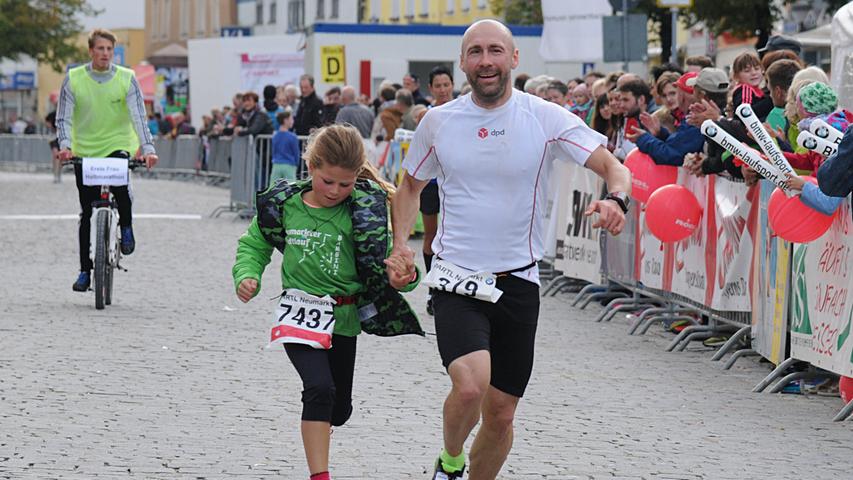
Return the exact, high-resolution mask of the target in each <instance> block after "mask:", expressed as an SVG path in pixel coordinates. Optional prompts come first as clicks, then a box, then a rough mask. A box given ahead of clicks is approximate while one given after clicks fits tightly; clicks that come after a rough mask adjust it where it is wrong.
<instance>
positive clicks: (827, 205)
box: [800, 183, 845, 215]
mask: <svg viewBox="0 0 853 480" xmlns="http://www.w3.org/2000/svg"><path fill="white" fill-rule="evenodd" d="M844 198H845V197H830V196H829V195H827V194H825V193H823V192H821V191H820V188H819V187H818V186H817V185H815V184H813V183H806V184H805V185H803V193H802V194H801V195H800V200H802V201H803V203H805V204H806V206H807V207H810V208H812V209H814V210H817V211H818V212H820V213H822V214H824V215H832V214H833V213H835V210H837V209H838V206H839V205H841V202H843V201H844Z"/></svg>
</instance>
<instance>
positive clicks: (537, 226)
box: [403, 90, 607, 284]
mask: <svg viewBox="0 0 853 480" xmlns="http://www.w3.org/2000/svg"><path fill="white" fill-rule="evenodd" d="M599 146H605V147H606V146H607V138H606V137H605V136H604V135H601V134H600V133H598V132H596V131H595V130H592V129H591V128H589V127H588V126H587V125H586V124H585V123H584V122H583V121H582V120H581V119H579V118H578V117H577V116H575V115H574V114H572V113H571V112H569V111H567V110H566V109H564V108H562V107H560V106H559V105H556V104H554V103H550V102H546V101H544V100H542V99H540V98H539V97H536V96H534V95H529V94H527V93H523V92H519V91H518V90H513V92H512V97H511V98H510V99H509V101H507V102H506V103H505V104H504V105H502V106H500V107H498V108H496V109H492V110H487V109H484V108H481V107H479V106H477V105H476V104H475V103H474V101H473V100H472V99H471V95H470V94H469V95H464V96H461V97H459V98H457V99H456V100H453V101H451V102H449V103H446V104H444V105H442V106H440V107H436V108H432V109H430V110H428V111H427V113H426V116H424V118H423V120H421V123H420V125H419V126H418V129H417V130H416V131H415V137H414V140H413V141H412V143H411V146H410V147H409V151H408V155H407V156H406V159H405V160H404V161H403V168H405V169H406V170H407V171H408V172H409V174H411V175H412V176H413V177H415V178H416V179H418V180H429V179H431V178H436V179H437V180H438V186H439V198H440V200H441V221H440V222H439V225H438V232H437V234H436V236H435V240H434V241H433V244H432V250H433V252H435V254H436V255H437V256H438V257H441V258H442V259H444V260H447V261H449V262H452V263H454V264H456V265H459V266H460V267H464V268H467V269H470V270H474V271H477V272H504V271H508V270H514V269H516V268H520V267H524V266H525V265H529V264H530V263H532V262H536V261H538V260H540V259H541V258H542V255H543V254H544V252H545V245H544V238H543V236H544V233H545V227H546V225H545V211H544V208H545V206H546V205H547V198H546V195H547V186H548V178H549V177H550V176H551V175H552V173H553V171H554V170H553V166H554V160H565V161H573V162H576V163H577V164H579V165H584V164H585V163H586V161H587V159H588V158H589V155H590V154H591V153H592V152H593V150H595V149H596V148H598V147H599ZM515 275H517V276H519V277H521V278H524V279H527V280H530V281H532V282H534V283H537V284H538V283H539V272H538V269H537V267H536V266H534V267H532V268H530V269H528V270H526V271H524V272H519V273H516V274H515Z"/></svg>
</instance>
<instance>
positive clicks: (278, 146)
mask: <svg viewBox="0 0 853 480" xmlns="http://www.w3.org/2000/svg"><path fill="white" fill-rule="evenodd" d="M276 122H278V125H279V126H278V131H276V132H275V133H274V134H273V136H272V173H271V174H270V185H272V184H273V183H275V181H276V180H278V179H280V178H283V179H285V180H288V181H291V180H296V171H297V168H298V167H299V139H298V138H297V137H296V134H294V133H293V132H291V131H290V129H291V128H293V115H291V113H290V111H289V110H285V111H283V112H279V113H278V115H276Z"/></svg>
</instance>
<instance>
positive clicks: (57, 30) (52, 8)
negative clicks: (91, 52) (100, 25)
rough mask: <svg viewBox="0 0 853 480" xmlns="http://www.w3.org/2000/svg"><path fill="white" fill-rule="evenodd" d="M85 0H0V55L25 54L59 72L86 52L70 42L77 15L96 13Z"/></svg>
mask: <svg viewBox="0 0 853 480" xmlns="http://www.w3.org/2000/svg"><path fill="white" fill-rule="evenodd" d="M97 13H98V12H97V11H96V10H95V9H94V8H92V6H91V5H89V3H88V1H87V0H0V58H5V59H10V60H13V61H14V60H17V59H19V58H20V57H21V56H22V55H29V56H30V57H32V58H34V59H36V60H37V61H38V62H44V63H48V64H50V66H51V67H53V69H54V70H56V71H62V70H63V68H64V67H65V65H66V64H67V63H69V62H71V61H77V60H83V59H85V58H86V52H85V51H84V50H82V49H81V48H79V47H77V46H76V45H75V44H74V41H75V39H76V37H77V35H79V34H80V32H81V31H82V30H83V26H82V24H81V23H80V20H79V19H80V18H81V16H84V15H97Z"/></svg>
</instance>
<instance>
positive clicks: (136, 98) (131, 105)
mask: <svg viewBox="0 0 853 480" xmlns="http://www.w3.org/2000/svg"><path fill="white" fill-rule="evenodd" d="M127 108H128V110H130V117H131V119H132V120H133V126H134V128H135V129H136V135H137V136H138V137H139V144H140V145H141V146H142V151H143V153H154V140H153V139H152V138H151V132H150V131H149V130H148V125H147V123H146V120H147V115H146V112H145V103H144V102H143V100H142V91H141V90H140V88H139V82H137V81H136V77H135V76H131V77H130V88H128V89H127ZM146 147H147V148H146ZM130 153H131V154H134V153H136V152H130Z"/></svg>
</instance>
